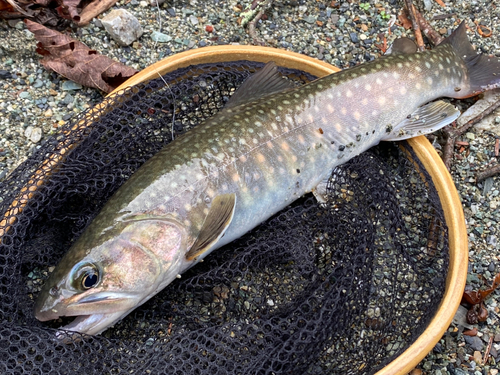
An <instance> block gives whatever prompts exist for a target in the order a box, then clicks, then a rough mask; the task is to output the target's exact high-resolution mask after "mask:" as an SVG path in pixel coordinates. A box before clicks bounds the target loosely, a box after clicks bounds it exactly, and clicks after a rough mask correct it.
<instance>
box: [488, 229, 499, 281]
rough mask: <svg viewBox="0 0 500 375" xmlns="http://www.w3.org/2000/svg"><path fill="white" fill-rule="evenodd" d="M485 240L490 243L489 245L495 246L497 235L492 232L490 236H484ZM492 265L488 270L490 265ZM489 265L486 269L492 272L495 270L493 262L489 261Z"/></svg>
mask: <svg viewBox="0 0 500 375" xmlns="http://www.w3.org/2000/svg"><path fill="white" fill-rule="evenodd" d="M486 242H487V243H488V245H491V246H496V245H497V242H498V241H497V236H496V235H494V234H492V235H491V236H488V237H486ZM491 265H493V266H492V267H491V268H492V269H491V270H490V266H491ZM490 266H488V271H490V272H493V271H495V264H494V263H490Z"/></svg>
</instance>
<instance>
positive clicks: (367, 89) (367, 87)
mask: <svg viewBox="0 0 500 375" xmlns="http://www.w3.org/2000/svg"><path fill="white" fill-rule="evenodd" d="M371 89H372V86H371V85H370V84H369V83H367V84H366V85H365V90H366V91H370V90H371Z"/></svg>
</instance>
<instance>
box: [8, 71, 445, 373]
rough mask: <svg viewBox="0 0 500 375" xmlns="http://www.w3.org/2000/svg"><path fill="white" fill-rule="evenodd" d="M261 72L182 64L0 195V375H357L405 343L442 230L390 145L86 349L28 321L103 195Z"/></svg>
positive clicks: (437, 256) (422, 182)
mask: <svg viewBox="0 0 500 375" xmlns="http://www.w3.org/2000/svg"><path fill="white" fill-rule="evenodd" d="M262 65H263V64H261V63H256V62H248V61H236V62H228V63H216V64H202V65H196V66H190V67H188V68H182V69H178V70H176V71H174V72H171V73H168V74H166V75H164V76H163V77H161V78H158V79H154V80H151V81H149V82H147V83H141V84H139V85H137V86H134V87H132V88H129V89H126V90H124V91H122V92H119V93H118V94H115V95H113V96H111V97H109V98H107V99H106V100H105V101H104V102H103V103H102V104H101V105H99V106H98V107H96V108H94V109H92V110H89V111H87V112H85V113H82V114H80V115H79V116H76V117H75V118H73V119H72V120H71V121H70V123H69V124H67V126H65V128H64V129H63V131H62V133H61V135H59V136H57V137H54V138H51V139H48V140H47V141H46V142H45V143H44V144H43V145H42V146H41V147H40V148H39V149H38V150H36V151H35V152H34V153H33V155H32V156H31V157H30V158H29V159H28V160H27V161H26V162H24V163H23V164H22V165H21V166H19V167H18V168H17V169H16V170H15V171H13V172H12V174H11V175H10V176H8V177H7V179H5V180H4V181H2V182H0V199H1V201H0V321H1V324H0V373H2V374H27V373H29V374H68V373H79V374H125V373H126V374H147V373H153V374H154V373H165V374H325V373H328V374H372V373H375V372H376V371H377V370H379V369H381V368H383V367H384V366H385V365H386V364H388V363H389V362H391V361H392V360H393V359H394V358H396V357H397V356H398V355H399V354H400V353H402V352H403V351H404V350H405V349H406V348H408V347H409V345H411V343H412V342H414V340H415V339H416V338H417V337H418V336H419V335H420V334H421V332H422V331H423V330H424V329H425V328H426V326H427V325H428V323H429V321H430V320H431V319H432V317H433V315H434V313H435V311H436V309H437V307H438V305H439V303H440V301H441V299H442V297H443V294H444V292H445V284H446V277H447V272H448V262H449V258H448V231H447V226H446V224H445V220H444V215H443V209H442V207H441V203H440V200H439V197H438V194H437V192H436V189H435V187H434V185H433V183H432V179H431V178H430V177H429V174H428V173H427V171H426V170H425V168H424V167H423V165H422V164H421V163H420V161H419V159H418V158H417V157H416V155H415V153H414V151H413V150H412V148H411V146H410V145H409V144H408V143H406V142H403V143H401V144H398V145H396V144H393V143H383V144H381V145H380V146H378V147H375V148H373V149H371V150H369V151H368V152H365V153H363V154H361V155H360V156H358V157H356V158H355V159H353V160H351V161H349V162H348V163H346V164H344V165H342V166H340V167H338V168H337V169H335V171H334V172H333V174H332V176H331V178H330V181H329V183H328V200H327V203H326V204H319V203H317V202H316V200H315V199H314V197H313V196H312V195H307V196H304V197H302V198H300V199H299V200H297V201H296V202H294V203H293V204H292V205H290V206H289V207H287V208H286V209H284V210H283V211H282V212H280V213H278V214H277V215H275V216H274V217H272V218H270V219H269V220H268V221H267V222H265V223H263V224H261V225H259V226H258V227H257V228H255V229H254V230H252V231H251V232H250V233H248V234H246V235H245V236H244V237H242V238H240V239H239V240H237V241H235V242H233V243H231V244H228V245H227V246H225V247H223V248H221V249H218V250H216V251H214V252H213V253H212V254H210V255H209V256H208V257H207V258H206V259H205V261H204V262H203V263H201V264H199V265H197V266H196V267H193V268H192V269H190V270H189V271H188V272H187V273H185V274H184V275H183V276H182V279H180V280H176V281H175V282H173V283H172V284H170V285H169V286H168V287H167V288H166V289H164V290H163V291H162V292H161V293H159V294H158V295H157V296H155V297H154V298H152V299H151V300H149V301H148V302H147V303H145V304H144V305H142V306H140V307H138V308H137V309H136V310H134V311H133V312H132V313H131V314H129V315H128V316H127V317H126V318H124V319H123V320H122V321H120V322H119V323H117V324H116V325H115V326H114V327H112V328H109V329H108V330H106V331H105V332H103V334H101V335H99V336H94V337H90V336H86V337H82V338H80V339H78V340H71V339H68V340H66V341H65V342H62V341H61V340H60V339H57V338H56V332H57V328H58V327H60V326H61V325H62V324H65V323H68V322H69V321H70V319H69V318H63V319H60V320H59V321H53V322H44V323H42V322H39V321H38V320H36V319H35V317H34V314H33V307H34V301H35V300H36V298H37V296H38V293H39V291H40V289H41V286H42V285H43V283H44V280H45V279H46V278H47V277H48V274H49V273H50V272H51V271H52V269H53V268H54V266H55V265H57V263H58V262H59V260H60V259H61V257H62V255H63V254H64V252H65V251H67V250H68V249H69V247H70V246H71V244H72V243H73V242H74V241H75V239H76V238H78V236H79V235H80V234H81V233H82V231H83V230H84V228H85V227H86V226H87V225H88V224H89V223H90V221H91V220H92V219H93V217H95V215H96V214H97V213H98V212H99V210H100V208H101V207H102V206H103V205H104V203H105V202H106V200H107V199H108V198H109V197H110V196H111V195H112V194H113V192H114V191H115V190H116V189H117V188H118V187H119V186H120V185H121V184H122V183H123V182H124V181H126V180H127V178H128V177H130V176H131V175H132V173H134V171H135V170H137V168H138V167H139V166H140V165H141V164H143V163H144V162H145V161H146V160H147V159H148V158H150V157H151V156H152V155H154V154H155V153H156V152H157V151H158V150H160V149H161V148H162V147H163V146H164V145H166V144H168V143H169V142H170V141H171V140H172V138H176V137H178V136H179V135H180V134H182V133H184V132H186V131H189V129H191V128H192V127H194V126H196V125H197V124H199V123H200V122H201V121H203V120H204V119H206V118H208V117H210V116H212V115H214V114H215V113H216V112H217V111H218V110H219V109H220V108H222V107H223V106H224V103H225V102H226V101H227V100H228V98H229V97H230V95H231V94H232V93H233V92H234V90H235V88H237V87H238V85H239V84H241V82H242V81H243V80H244V79H245V78H246V77H248V76H249V75H250V74H252V73H253V72H255V71H256V70H257V69H259V68H260V67H262ZM280 71H281V73H282V74H283V75H284V76H286V77H288V78H289V79H291V80H293V81H295V82H296V83H297V84H298V85H299V84H303V83H305V82H308V81H310V80H312V79H313V78H314V77H313V76H311V75H309V74H307V73H304V72H300V71H297V70H292V69H284V68H280Z"/></svg>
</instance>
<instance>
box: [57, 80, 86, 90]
mask: <svg viewBox="0 0 500 375" xmlns="http://www.w3.org/2000/svg"><path fill="white" fill-rule="evenodd" d="M61 88H62V89H63V91H70V90H81V89H82V85H80V84H79V83H76V82H73V81H64V82H63V83H62V85H61Z"/></svg>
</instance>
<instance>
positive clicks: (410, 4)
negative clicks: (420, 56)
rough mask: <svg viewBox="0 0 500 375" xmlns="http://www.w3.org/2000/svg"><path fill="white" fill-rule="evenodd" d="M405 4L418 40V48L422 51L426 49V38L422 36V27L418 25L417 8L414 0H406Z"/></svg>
mask: <svg viewBox="0 0 500 375" xmlns="http://www.w3.org/2000/svg"><path fill="white" fill-rule="evenodd" d="M405 5H406V11H407V13H408V17H409V18H410V21H411V24H412V27H413V33H414V34H415V39H416V41H417V46H418V49H419V50H420V51H424V50H425V46H424V40H423V38H422V33H421V32H420V27H419V25H418V22H417V18H416V16H415V13H416V10H415V7H414V6H413V1H412V0H405Z"/></svg>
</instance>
